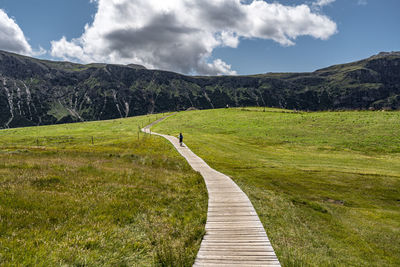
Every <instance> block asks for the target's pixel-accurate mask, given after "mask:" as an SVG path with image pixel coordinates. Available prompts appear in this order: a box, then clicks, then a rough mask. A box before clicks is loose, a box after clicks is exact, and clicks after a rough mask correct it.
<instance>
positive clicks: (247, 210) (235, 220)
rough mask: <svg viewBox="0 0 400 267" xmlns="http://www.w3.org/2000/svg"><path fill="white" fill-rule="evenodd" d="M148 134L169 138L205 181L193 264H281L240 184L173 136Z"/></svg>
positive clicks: (148, 129) (148, 127)
mask: <svg viewBox="0 0 400 267" xmlns="http://www.w3.org/2000/svg"><path fill="white" fill-rule="evenodd" d="M162 119H163V118H162ZM162 119H159V120H158V121H156V122H154V123H152V124H150V125H148V126H146V127H145V128H143V129H142V130H143V131H144V132H147V133H150V127H151V126H152V125H154V124H155V123H158V122H159V121H161V120H162ZM151 134H156V135H159V136H162V137H164V138H166V139H167V140H169V141H170V142H171V143H172V144H173V145H174V146H175V148H176V149H177V150H178V152H179V153H180V154H181V155H182V156H183V157H184V158H185V159H186V160H187V161H188V163H189V164H190V165H191V166H192V168H193V169H194V170H196V171H198V172H200V174H201V175H202V176H203V177H204V180H205V182H206V186H207V190H208V196H209V199H208V213H207V223H206V234H205V236H204V238H203V241H202V242H201V246H200V250H199V252H198V254H197V257H196V261H195V263H194V265H193V266H280V263H279V261H278V258H277V257H276V255H275V252H274V249H273V248H272V246H271V243H270V242H269V239H268V237H267V234H266V233H265V230H264V227H263V225H262V223H261V221H260V219H259V218H258V215H257V213H256V211H255V210H254V207H253V205H252V204H251V202H250V200H249V198H248V197H247V195H246V194H245V193H244V192H243V191H242V190H241V189H240V188H239V186H237V185H236V184H235V183H234V182H233V181H232V180H231V179H230V178H229V177H228V176H226V175H225V174H223V173H220V172H218V171H216V170H214V169H212V168H211V167H209V166H208V165H207V163H205V162H204V160H202V159H201V158H200V157H198V156H197V155H196V154H194V153H193V152H192V151H191V150H190V149H189V148H188V147H186V146H183V147H181V146H180V145H179V141H178V139H177V138H176V137H173V136H169V135H163V134H158V133H153V132H151Z"/></svg>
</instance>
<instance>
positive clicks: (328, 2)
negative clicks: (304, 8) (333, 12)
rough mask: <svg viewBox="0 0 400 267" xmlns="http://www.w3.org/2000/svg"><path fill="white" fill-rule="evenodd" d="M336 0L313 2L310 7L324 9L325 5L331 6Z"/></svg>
mask: <svg viewBox="0 0 400 267" xmlns="http://www.w3.org/2000/svg"><path fill="white" fill-rule="evenodd" d="M335 1H336V0H318V1H316V2H314V3H313V4H312V5H313V6H314V7H320V8H321V7H324V6H327V5H330V4H332V3H333V2H335Z"/></svg>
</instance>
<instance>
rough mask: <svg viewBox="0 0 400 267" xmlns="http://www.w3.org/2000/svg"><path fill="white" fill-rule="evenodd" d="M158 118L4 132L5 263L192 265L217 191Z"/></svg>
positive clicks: (1, 242) (0, 148)
mask: <svg viewBox="0 0 400 267" xmlns="http://www.w3.org/2000/svg"><path fill="white" fill-rule="evenodd" d="M158 117H159V116H158ZM155 119H156V115H153V116H148V117H147V116H142V117H135V118H129V119H123V120H111V121H103V122H91V123H77V124H68V125H58V126H46V127H32V128H23V129H12V130H2V131H0V265H1V266H56V265H70V266H132V265H134V266H150V265H156V266H158V265H163V264H164V265H165V264H168V263H171V262H173V263H174V265H176V266H178V265H180V266H191V265H192V263H193V261H194V258H195V255H196V253H197V250H198V248H199V244H200V241H201V237H202V235H203V233H204V224H205V221H206V210H207V193H206V189H205V186H204V183H203V180H202V178H201V176H200V175H198V174H196V173H195V172H193V171H192V170H191V168H190V167H189V166H188V165H187V164H186V162H184V161H183V160H182V159H181V157H180V156H179V155H178V153H177V152H176V151H175V150H174V149H173V148H172V147H171V146H170V145H169V144H168V143H167V142H166V141H165V140H164V139H162V138H158V137H153V136H152V137H149V136H145V135H144V134H140V136H139V137H138V126H139V125H141V126H142V125H146V124H148V123H149V122H150V121H153V120H155ZM92 137H93V139H92Z"/></svg>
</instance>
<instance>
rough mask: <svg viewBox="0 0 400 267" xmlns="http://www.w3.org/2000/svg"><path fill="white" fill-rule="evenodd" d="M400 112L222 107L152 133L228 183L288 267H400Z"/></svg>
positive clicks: (187, 116)
mask: <svg viewBox="0 0 400 267" xmlns="http://www.w3.org/2000/svg"><path fill="white" fill-rule="evenodd" d="M399 122H400V113H399V112H316V113H296V112H290V111H284V110H270V109H267V110H266V112H262V109H257V108H253V109H220V110H206V111H191V112H183V113H179V114H177V115H176V116H173V117H171V118H168V119H167V120H166V121H164V122H162V123H161V124H159V125H156V126H155V127H153V129H152V130H153V131H156V132H162V133H167V134H173V135H176V134H177V133H178V132H180V131H182V133H183V135H184V142H185V143H186V144H187V145H188V146H189V147H190V148H191V149H192V150H193V151H194V152H195V153H197V154H198V155H199V156H200V157H203V158H204V159H205V160H206V161H207V163H209V164H210V165H211V166H212V167H214V168H216V169H217V170H219V171H222V172H224V173H226V174H227V175H229V176H231V177H232V178H233V179H234V180H235V181H236V182H237V183H238V185H239V186H240V187H241V188H242V189H243V190H244V191H245V192H246V193H247V194H248V196H249V197H250V199H251V201H252V203H253V204H254V206H255V208H256V210H257V212H258V214H259V216H260V219H261V221H262V222H263V224H264V226H265V228H266V230H267V233H268V236H269V237H270V239H271V242H272V243H273V245H274V247H275V249H276V252H277V255H278V257H279V259H280V261H281V262H282V264H283V265H284V266H399V265H400V250H399V248H400V131H399Z"/></svg>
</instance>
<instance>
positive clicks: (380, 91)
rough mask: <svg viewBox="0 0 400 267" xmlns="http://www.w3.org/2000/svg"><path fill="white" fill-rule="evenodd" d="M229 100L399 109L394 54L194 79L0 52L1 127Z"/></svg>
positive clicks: (398, 62) (399, 70)
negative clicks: (305, 68)
mask: <svg viewBox="0 0 400 267" xmlns="http://www.w3.org/2000/svg"><path fill="white" fill-rule="evenodd" d="M227 104H228V105H230V106H249V105H251V106H254V105H256V106H257V105H258V106H264V105H265V106H274V107H282V108H291V109H302V110H326V109H368V108H375V109H381V108H386V109H399V108H400V53H399V52H394V53H381V54H379V55H376V56H373V57H371V58H368V59H365V60H361V61H358V62H354V63H349V64H343V65H336V66H332V67H329V68H326V69H321V70H318V71H315V72H313V73H270V74H261V75H253V76H218V77H192V76H185V75H180V74H177V73H172V72H166V71H159V70H147V69H145V68H144V67H142V66H139V65H127V66H123V65H110V64H89V65H81V64H74V63H69V62H52V61H45V60H38V59H34V58H29V57H24V56H20V55H16V54H12V53H7V52H1V51H0V127H1V128H7V127H19V126H28V125H43V124H54V123H64V122H74V121H84V120H85V121H86V120H100V119H111V118H118V117H126V116H133V115H140V114H147V113H154V112H163V111H172V110H184V109H187V108H189V107H196V108H219V107H225V106H226V105H227Z"/></svg>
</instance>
